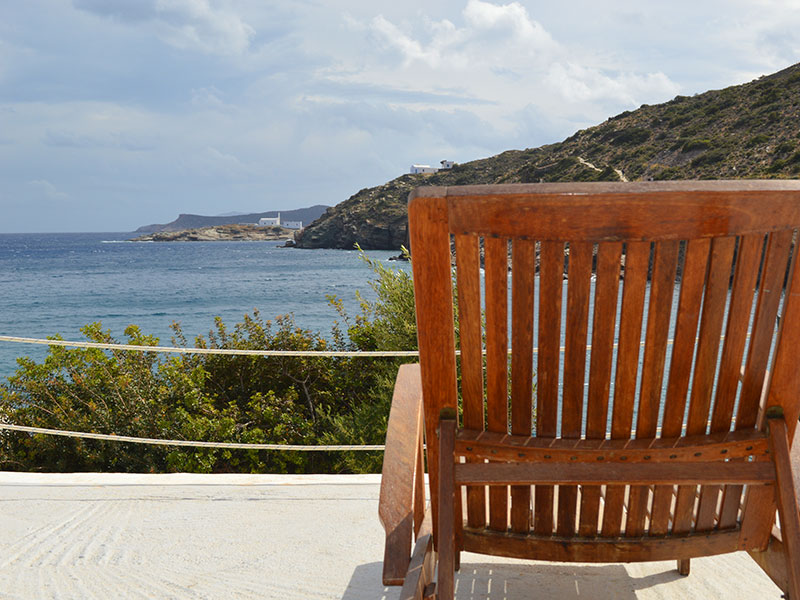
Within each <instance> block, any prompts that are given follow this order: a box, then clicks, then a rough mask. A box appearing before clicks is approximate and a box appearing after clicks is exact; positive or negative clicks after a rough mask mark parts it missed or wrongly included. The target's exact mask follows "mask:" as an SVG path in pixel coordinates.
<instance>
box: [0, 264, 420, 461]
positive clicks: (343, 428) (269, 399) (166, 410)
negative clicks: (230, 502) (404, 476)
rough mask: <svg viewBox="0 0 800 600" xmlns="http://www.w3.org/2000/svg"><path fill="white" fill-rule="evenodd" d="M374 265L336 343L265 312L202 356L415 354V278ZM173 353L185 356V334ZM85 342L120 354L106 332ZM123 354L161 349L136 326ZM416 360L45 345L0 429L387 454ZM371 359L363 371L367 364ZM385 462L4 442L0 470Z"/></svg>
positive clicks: (352, 456) (213, 337) (5, 399)
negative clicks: (402, 380)
mask: <svg viewBox="0 0 800 600" xmlns="http://www.w3.org/2000/svg"><path fill="white" fill-rule="evenodd" d="M365 260H366V262H367V263H368V265H369V266H370V267H371V268H372V270H373V272H374V273H375V278H374V280H373V281H372V283H371V285H372V287H373V289H374V290H375V292H376V294H377V296H378V298H377V300H376V301H374V302H369V301H367V300H365V299H363V298H361V300H360V312H359V314H357V315H355V316H352V317H351V316H350V315H348V314H347V313H346V312H345V310H344V308H343V307H342V304H341V302H340V301H338V300H337V299H335V298H331V299H330V302H331V303H332V305H333V308H334V309H335V310H338V311H339V314H340V316H341V319H342V323H343V324H337V325H335V326H334V328H333V330H332V332H331V336H330V338H329V339H325V338H324V337H323V336H321V335H320V334H319V333H315V332H312V331H309V330H306V329H302V328H300V327H298V326H297V325H296V324H295V322H294V319H293V317H292V316H291V315H288V316H282V317H278V318H277V319H275V320H274V321H264V320H262V318H261V316H260V315H259V314H258V312H254V313H253V314H252V315H245V316H244V320H243V321H242V322H241V323H237V324H236V325H235V326H234V327H233V328H232V329H229V328H228V327H227V326H226V325H225V324H224V323H223V322H222V320H220V319H217V320H216V321H215V323H214V328H213V329H212V331H211V332H209V334H208V335H207V336H205V337H204V336H200V337H198V338H197V339H196V340H195V346H197V347H199V348H225V349H238V350H250V349H260V350H264V349H266V350H331V349H332V350H395V349H403V350H405V349H415V348H416V325H415V323H416V321H415V314H414V301H413V285H412V281H411V276H410V275H409V274H408V273H405V272H402V271H393V270H391V269H387V268H385V267H384V266H383V265H382V264H381V263H378V262H374V261H371V260H370V259H368V258H366V257H365ZM173 327H174V338H173V343H174V344H175V345H179V346H186V345H187V344H186V340H185V338H184V336H183V333H182V331H181V329H180V326H179V325H177V324H175V325H174V326H173ZM82 332H83V334H84V335H85V337H86V338H87V339H89V340H91V341H97V342H106V343H115V340H114V339H113V338H112V337H111V335H110V333H109V332H108V331H104V330H103V329H102V326H101V325H100V324H99V323H94V324H91V325H87V326H86V327H84V328H83V329H82ZM125 336H126V338H127V339H126V340H125V341H126V343H130V344H136V345H142V346H154V345H157V344H158V343H159V340H158V339H157V338H155V337H152V336H148V335H145V334H143V333H141V332H140V331H139V329H138V328H137V327H135V326H131V327H129V328H128V329H127V330H126V331H125ZM411 360H413V359H405V360H404V359H397V358H360V357H359V358H339V357H337V358H329V357H325V358H322V357H320V358H317V357H312V358H308V357H290V356H277V357H262V356H240V355H237V356H231V355H211V354H177V355H166V354H157V353H150V352H127V351H116V350H115V351H104V350H97V349H82V348H63V347H58V346H51V347H50V350H49V353H48V355H47V357H46V358H45V359H44V362H42V363H36V362H35V361H33V360H30V359H28V358H21V359H19V360H18V363H19V368H18V369H17V371H16V373H15V374H14V375H12V376H11V377H10V378H9V379H8V382H7V383H5V384H2V385H0V420H3V421H5V422H9V423H15V424H18V425H28V426H34V427H44V428H51V429H64V430H69V431H82V432H97V433H114V434H120V435H130V436H135V437H152V438H159V439H180V440H183V439H186V440H200V441H225V442H247V443H252V442H257V443H278V444H329V443H333V444H380V443H383V439H384V437H385V434H386V422H387V419H388V413H389V406H390V403H391V393H392V385H393V381H394V378H395V375H396V373H397V368H398V366H399V364H401V363H402V362H410V361H411ZM365 361H369V363H367V364H365ZM381 460H382V453H380V452H349V453H348V452H330V453H320V452H282V451H269V450H261V451H256V450H219V449H209V448H191V447H167V446H155V445H140V444H132V443H120V442H110V441H99V440H85V439H75V438H63V437H55V436H50V435H31V434H27V433H20V432H10V431H3V432H0V468H3V469H7V470H8V469H11V470H37V471H130V472H165V471H167V472H168V471H192V472H203V473H212V472H259V473H261V472H272V473H294V472H317V473H319V472H354V471H355V472H364V471H375V470H378V469H379V468H380V465H381Z"/></svg>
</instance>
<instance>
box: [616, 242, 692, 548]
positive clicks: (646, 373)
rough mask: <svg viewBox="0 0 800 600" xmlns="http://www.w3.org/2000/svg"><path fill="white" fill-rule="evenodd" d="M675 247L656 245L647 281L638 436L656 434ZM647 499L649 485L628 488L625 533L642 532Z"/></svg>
mask: <svg viewBox="0 0 800 600" xmlns="http://www.w3.org/2000/svg"><path fill="white" fill-rule="evenodd" d="M678 249H679V243H678V241H677V240H668V241H665V242H657V243H656V244H655V249H654V254H653V275H652V277H651V280H650V281H651V283H650V302H649V306H648V309H647V332H646V334H645V347H644V360H643V363H642V383H641V386H640V388H639V407H638V413H637V420H636V437H637V438H653V437H655V435H656V428H657V427H658V410H659V407H660V405H661V382H662V379H663V376H664V363H665V362H666V356H667V340H668V338H669V325H670V316H671V309H672V291H673V289H674V287H675V274H676V272H677V267H678ZM649 498H650V489H649V488H647V487H632V488H631V490H630V500H629V503H628V521H627V524H626V526H625V534H626V535H628V536H640V535H642V534H644V531H645V519H646V517H647V504H648V500H649Z"/></svg>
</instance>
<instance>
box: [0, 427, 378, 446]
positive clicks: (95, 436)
mask: <svg viewBox="0 0 800 600" xmlns="http://www.w3.org/2000/svg"><path fill="white" fill-rule="evenodd" d="M0 429H9V430H11V431H25V432H27V433H43V434H45V435H60V436H62V437H72V438H87V439H90V440H106V441H109V442H130V443H132V444H152V445H157V446H192V447H196V448H234V449H240V450H293V451H297V452H327V451H339V450H352V451H365V450H383V449H384V447H385V446H383V445H377V444H375V445H363V446H355V445H338V446H335V445H329V446H303V445H292V444H240V443H236V442H196V441H191V440H159V439H156V438H140V437H132V436H129V435H109V434H106V433H83V432H79V431H64V430H63V429H45V428H44V427H28V426H26V425H11V424H9V423H0Z"/></svg>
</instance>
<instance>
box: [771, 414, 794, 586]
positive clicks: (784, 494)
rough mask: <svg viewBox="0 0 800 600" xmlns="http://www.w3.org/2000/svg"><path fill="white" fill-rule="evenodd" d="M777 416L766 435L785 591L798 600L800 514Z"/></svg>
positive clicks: (786, 445) (783, 425)
mask: <svg viewBox="0 0 800 600" xmlns="http://www.w3.org/2000/svg"><path fill="white" fill-rule="evenodd" d="M778 412H779V414H780V416H778V417H774V418H769V419H768V423H767V432H768V434H769V442H770V450H771V451H772V454H773V456H774V460H775V474H776V476H777V482H776V486H775V490H776V494H775V495H776V496H777V500H778V516H779V517H780V522H781V538H782V541H783V545H784V547H785V549H786V567H787V569H786V570H787V579H788V581H787V587H786V589H785V590H784V591H785V592H787V594H788V597H789V598H800V512H798V504H797V496H796V494H795V488H794V482H793V480H792V463H791V456H790V452H789V435H788V434H789V432H788V428H787V426H786V421H784V419H783V410H782V409H780V408H779V411H778Z"/></svg>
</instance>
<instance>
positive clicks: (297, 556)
mask: <svg viewBox="0 0 800 600" xmlns="http://www.w3.org/2000/svg"><path fill="white" fill-rule="evenodd" d="M378 489H379V477H378V476H375V475H341V476H331V475H306V476H291V475H278V476H276V475H189V474H175V475H127V474H33V473H0V531H2V535H0V598H15V599H16V598H19V599H24V600H30V599H46V598H80V599H84V598H87V599H88V598H102V599H107V598H222V599H227V598H298V599H309V600H316V599H320V600H321V599H329V598H341V599H344V600H362V599H364V600H366V599H380V600H396V599H397V597H398V595H399V588H385V587H384V586H383V585H381V582H380V573H381V559H382V553H383V530H382V528H381V526H380V524H379V522H378V518H377V511H378ZM456 597H457V598H458V599H459V600H516V599H521V598H559V599H563V598H565V599H570V598H587V599H588V598H591V599H600V600H602V599H610V598H621V599H634V598H670V599H677V598H725V599H726V600H735V599H737V598H742V599H748V600H752V599H754V598H758V599H768V598H774V599H776V600H777V599H778V598H780V592H779V590H778V588H777V587H776V586H775V585H774V584H773V583H772V582H771V581H770V580H769V579H768V578H767V577H766V576H765V575H764V574H763V573H762V572H761V571H760V569H758V567H757V566H756V565H755V563H754V562H753V561H752V560H751V559H750V558H749V557H748V556H747V555H746V554H743V553H737V554H733V555H727V556H721V557H713V558H707V559H698V560H694V561H692V574H691V575H690V576H689V577H686V578H684V577H681V576H679V575H678V574H677V572H676V571H675V568H674V563H673V562H668V563H649V564H630V565H574V564H548V563H536V562H530V561H512V560H507V559H493V558H488V557H483V556H480V555H475V554H467V553H465V554H464V555H463V557H462V570H461V573H460V574H459V575H458V582H457V593H456Z"/></svg>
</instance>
